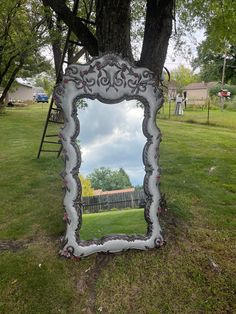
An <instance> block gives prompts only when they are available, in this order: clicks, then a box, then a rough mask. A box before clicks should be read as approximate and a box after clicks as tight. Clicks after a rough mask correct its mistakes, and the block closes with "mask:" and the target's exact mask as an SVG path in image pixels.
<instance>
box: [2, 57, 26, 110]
mask: <svg viewBox="0 0 236 314" xmlns="http://www.w3.org/2000/svg"><path fill="white" fill-rule="evenodd" d="M23 64H24V62H23V60H21V61H20V62H19V64H18V65H17V67H16V68H15V70H14V71H13V72H12V74H11V76H10V78H9V80H8V82H7V85H6V87H5V88H4V90H3V92H2V96H1V97H0V111H1V109H3V108H4V107H5V104H4V100H5V98H6V96H7V93H8V92H9V89H10V88H11V86H12V83H13V82H14V81H15V79H16V75H17V73H18V72H19V71H20V69H21V68H22V66H23Z"/></svg>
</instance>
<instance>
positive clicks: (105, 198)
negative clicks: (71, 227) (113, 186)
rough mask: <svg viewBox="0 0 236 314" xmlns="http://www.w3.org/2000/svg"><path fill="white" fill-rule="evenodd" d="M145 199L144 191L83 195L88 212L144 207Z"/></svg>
mask: <svg viewBox="0 0 236 314" xmlns="http://www.w3.org/2000/svg"><path fill="white" fill-rule="evenodd" d="M144 199H145V195H144V192H143V191H134V192H126V193H116V194H105V195H96V196H88V197H83V205H84V206H83V207H84V210H85V212H88V213H97V212H99V211H103V210H109V209H112V208H139V207H143V202H144Z"/></svg>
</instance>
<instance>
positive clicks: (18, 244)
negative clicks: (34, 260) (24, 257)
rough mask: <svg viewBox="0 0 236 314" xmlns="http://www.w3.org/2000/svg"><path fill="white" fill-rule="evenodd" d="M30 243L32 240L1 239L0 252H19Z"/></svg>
mask: <svg viewBox="0 0 236 314" xmlns="http://www.w3.org/2000/svg"><path fill="white" fill-rule="evenodd" d="M29 243H30V240H25V241H19V240H17V241H14V240H0V253H2V252H4V251H9V252H17V251H20V250H23V249H25V248H26V247H27V245H28V244H29Z"/></svg>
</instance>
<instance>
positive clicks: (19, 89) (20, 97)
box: [8, 79, 34, 101]
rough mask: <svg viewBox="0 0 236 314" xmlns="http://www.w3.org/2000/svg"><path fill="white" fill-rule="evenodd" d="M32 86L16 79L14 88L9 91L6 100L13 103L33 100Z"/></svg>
mask: <svg viewBox="0 0 236 314" xmlns="http://www.w3.org/2000/svg"><path fill="white" fill-rule="evenodd" d="M33 93H34V92H33V86H32V85H31V84H30V83H29V82H27V81H24V80H22V79H16V86H15V87H14V88H13V89H12V90H10V91H9V94H8V99H9V100H10V101H11V100H14V101H27V100H33Z"/></svg>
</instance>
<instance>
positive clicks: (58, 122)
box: [48, 120, 64, 124]
mask: <svg viewBox="0 0 236 314" xmlns="http://www.w3.org/2000/svg"><path fill="white" fill-rule="evenodd" d="M48 122H52V123H57V124H64V122H60V121H54V120H48Z"/></svg>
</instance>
